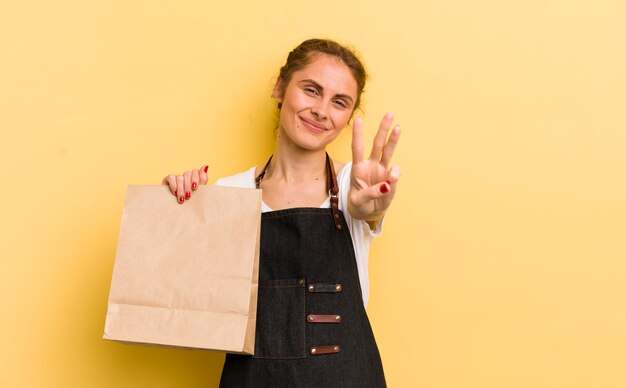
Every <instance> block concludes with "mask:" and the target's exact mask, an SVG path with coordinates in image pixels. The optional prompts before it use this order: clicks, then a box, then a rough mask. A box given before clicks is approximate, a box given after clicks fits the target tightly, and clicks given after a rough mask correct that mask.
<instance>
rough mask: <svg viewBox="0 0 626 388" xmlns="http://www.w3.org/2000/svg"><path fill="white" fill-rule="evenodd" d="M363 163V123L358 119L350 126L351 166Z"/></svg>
mask: <svg viewBox="0 0 626 388" xmlns="http://www.w3.org/2000/svg"><path fill="white" fill-rule="evenodd" d="M362 161H363V122H362V121H361V118H360V117H357V118H356V119H354V124H352V164H353V165H355V164H357V163H359V162H362Z"/></svg>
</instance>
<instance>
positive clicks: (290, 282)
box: [253, 279, 306, 359]
mask: <svg viewBox="0 0 626 388" xmlns="http://www.w3.org/2000/svg"><path fill="white" fill-rule="evenodd" d="M304 284H305V282H304V279H285V280H271V281H266V282H259V298H258V303H257V318H256V337H255V340H254V356H253V357H254V358H272V359H281V358H282V359H292V358H305V357H306V351H305V343H304V338H305V334H304V333H305V325H306V314H305V306H304V293H305V287H304Z"/></svg>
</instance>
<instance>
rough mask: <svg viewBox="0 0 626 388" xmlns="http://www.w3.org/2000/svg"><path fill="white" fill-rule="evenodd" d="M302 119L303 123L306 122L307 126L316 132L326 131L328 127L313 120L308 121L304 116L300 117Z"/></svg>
mask: <svg viewBox="0 0 626 388" xmlns="http://www.w3.org/2000/svg"><path fill="white" fill-rule="evenodd" d="M300 121H302V123H303V124H304V126H305V127H307V128H309V129H310V130H311V131H313V132H316V133H322V132H326V128H324V127H320V126H319V125H317V124H313V123H312V122H310V121H307V120H305V119H303V118H302V117H300Z"/></svg>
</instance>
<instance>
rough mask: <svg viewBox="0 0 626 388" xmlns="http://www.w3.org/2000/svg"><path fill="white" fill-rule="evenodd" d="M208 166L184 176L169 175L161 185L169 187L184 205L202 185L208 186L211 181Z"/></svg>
mask: <svg viewBox="0 0 626 388" xmlns="http://www.w3.org/2000/svg"><path fill="white" fill-rule="evenodd" d="M208 171H209V166H208V165H203V166H202V167H200V168H199V169H197V170H192V171H185V173H184V174H183V175H168V176H166V177H165V178H163V181H162V182H161V184H164V185H168V186H169V187H170V191H171V192H172V194H174V196H175V197H176V198H177V199H178V203H184V202H185V200H186V199H189V198H191V193H192V192H193V191H194V190H195V189H197V188H198V186H200V185H206V184H207V182H208V181H209V176H208V175H207V172H208Z"/></svg>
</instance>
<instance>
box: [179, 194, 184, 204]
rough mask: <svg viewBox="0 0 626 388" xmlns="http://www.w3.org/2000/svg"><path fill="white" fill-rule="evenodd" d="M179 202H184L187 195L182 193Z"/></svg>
mask: <svg viewBox="0 0 626 388" xmlns="http://www.w3.org/2000/svg"><path fill="white" fill-rule="evenodd" d="M178 202H180V203H183V202H185V197H183V196H182V195H181V196H180V198H178Z"/></svg>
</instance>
